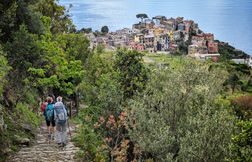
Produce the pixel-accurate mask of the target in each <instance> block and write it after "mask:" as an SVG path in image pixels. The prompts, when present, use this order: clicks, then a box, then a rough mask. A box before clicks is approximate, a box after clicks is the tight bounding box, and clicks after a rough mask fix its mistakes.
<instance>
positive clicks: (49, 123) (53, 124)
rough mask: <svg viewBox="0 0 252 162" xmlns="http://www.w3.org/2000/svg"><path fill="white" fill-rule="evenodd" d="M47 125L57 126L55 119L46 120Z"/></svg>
mask: <svg viewBox="0 0 252 162" xmlns="http://www.w3.org/2000/svg"><path fill="white" fill-rule="evenodd" d="M46 125H47V126H48V127H49V126H53V127H55V121H54V120H53V121H48V120H46Z"/></svg>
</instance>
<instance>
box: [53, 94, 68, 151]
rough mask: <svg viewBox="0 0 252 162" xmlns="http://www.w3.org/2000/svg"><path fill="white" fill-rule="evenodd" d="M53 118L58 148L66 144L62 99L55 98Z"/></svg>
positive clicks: (64, 108)
mask: <svg viewBox="0 0 252 162" xmlns="http://www.w3.org/2000/svg"><path fill="white" fill-rule="evenodd" d="M54 118H55V123H56V141H57V143H58V145H59V146H60V147H64V146H66V143H67V118H68V117H67V110H66V107H65V105H64V104H63V102H62V97H61V96H59V97H57V102H56V103H55V104H54Z"/></svg>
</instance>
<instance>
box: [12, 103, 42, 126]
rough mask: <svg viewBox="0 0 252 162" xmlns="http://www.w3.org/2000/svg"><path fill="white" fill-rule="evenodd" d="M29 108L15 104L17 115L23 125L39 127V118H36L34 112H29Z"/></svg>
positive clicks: (28, 106)
mask: <svg viewBox="0 0 252 162" xmlns="http://www.w3.org/2000/svg"><path fill="white" fill-rule="evenodd" d="M30 106H31V105H28V104H21V103H19V104H17V107H16V109H17V112H16V113H17V115H18V116H20V120H22V122H23V123H26V124H30V125H31V126H33V127H34V128H37V127H38V126H39V118H38V117H37V116H36V114H35V113H34V112H32V111H31V110H30Z"/></svg>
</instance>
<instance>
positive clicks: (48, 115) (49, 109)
mask: <svg viewBox="0 0 252 162" xmlns="http://www.w3.org/2000/svg"><path fill="white" fill-rule="evenodd" d="M46 120H47V121H53V105H52V104H48V105H47V109H46Z"/></svg>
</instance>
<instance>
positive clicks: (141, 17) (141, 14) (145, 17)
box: [136, 13, 148, 23]
mask: <svg viewBox="0 0 252 162" xmlns="http://www.w3.org/2000/svg"><path fill="white" fill-rule="evenodd" d="M136 18H138V19H139V18H140V19H141V22H142V23H143V19H147V18H148V15H147V14H145V13H140V14H137V15H136Z"/></svg>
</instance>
